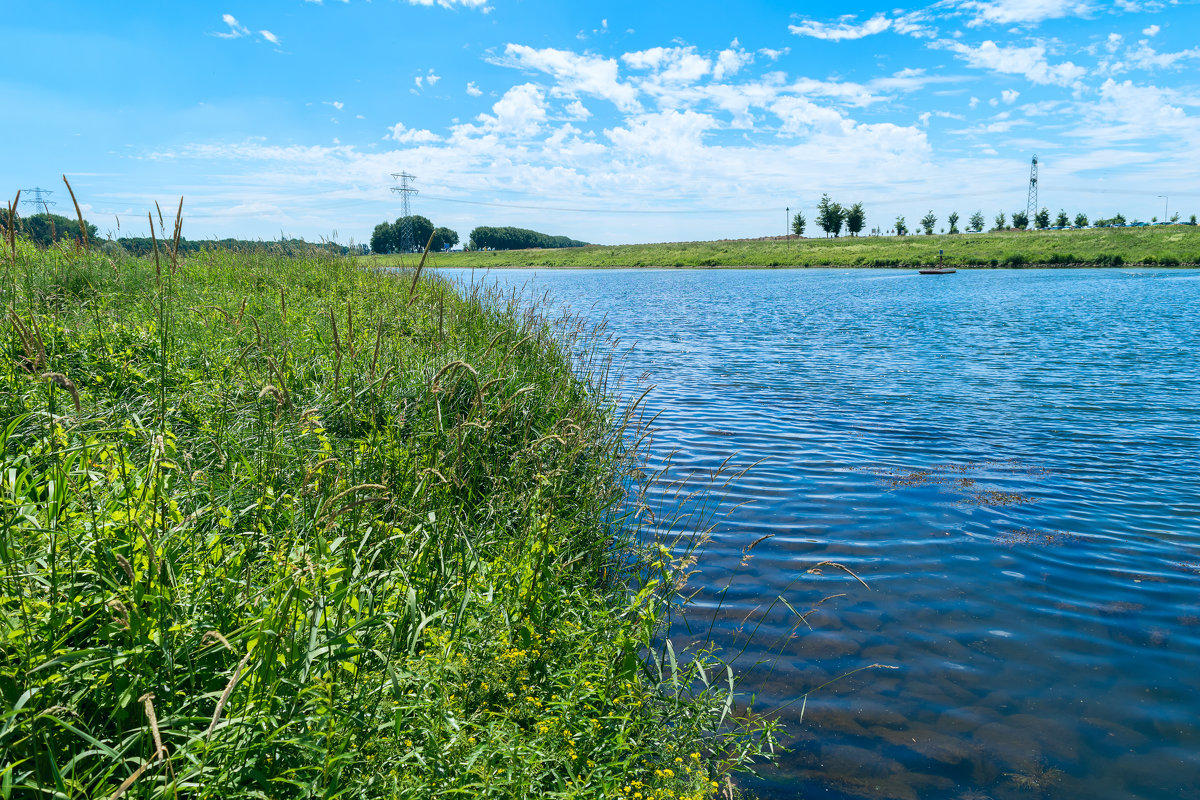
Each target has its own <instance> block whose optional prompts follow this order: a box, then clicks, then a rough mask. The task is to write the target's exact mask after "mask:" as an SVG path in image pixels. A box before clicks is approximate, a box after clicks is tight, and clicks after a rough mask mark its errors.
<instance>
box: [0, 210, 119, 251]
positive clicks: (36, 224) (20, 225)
mask: <svg viewBox="0 0 1200 800" xmlns="http://www.w3.org/2000/svg"><path fill="white" fill-rule="evenodd" d="M83 224H84V225H86V226H87V237H88V241H91V242H95V241H98V240H99V238H100V237H99V236H98V235H97V233H98V232H97V230H96V226H95V225H93V224H92V223H90V222H88V221H87V220H84V221H83ZM16 228H17V232H18V233H22V234H24V235H25V236H27V237H28V238H29V240H30V241H32V242H33V243H34V244H36V245H37V246H39V247H49V246H50V245H51V244H53V243H54V242H61V241H62V240H63V239H71V240H73V241H76V242H78V241H79V220H77V219H69V218H67V217H64V216H61V215H59V214H47V213H45V212H40V213H37V214H34V215H33V216H30V217H25V218H24V219H19V220H17V225H16Z"/></svg>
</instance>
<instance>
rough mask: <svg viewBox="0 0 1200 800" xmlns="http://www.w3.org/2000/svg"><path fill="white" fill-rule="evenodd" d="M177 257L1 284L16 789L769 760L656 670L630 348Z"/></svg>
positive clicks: (672, 776) (225, 786)
mask: <svg viewBox="0 0 1200 800" xmlns="http://www.w3.org/2000/svg"><path fill="white" fill-rule="evenodd" d="M164 233H165V231H164ZM164 238H167V239H169V238H170V237H164ZM159 246H160V247H161V248H163V252H162V253H161V254H160V256H159V258H158V259H155V258H149V259H134V258H129V257H112V256H108V255H103V254H99V253H96V252H90V253H89V252H84V251H81V250H77V249H75V247H74V246H73V245H66V244H60V245H58V246H56V247H55V248H54V249H51V250H48V251H42V250H37V249H35V248H33V247H32V246H31V245H29V244H28V243H25V242H22V241H21V240H19V239H18V240H16V241H15V242H13V243H12V245H11V247H8V248H6V252H5V253H4V256H3V259H4V260H3V268H2V274H0V279H2V281H3V282H2V283H0V295H2V298H3V306H4V311H3V313H4V319H3V322H2V323H0V328H2V334H0V335H2V336H3V342H4V359H3V362H2V365H0V637H3V647H2V648H0V796H2V797H5V798H8V797H14V798H35V797H36V798H43V797H56V798H113V800H115V799H116V798H119V797H137V798H166V797H171V798H176V797H182V798H224V799H226V800H228V799H229V798H318V797H319V798H338V797H346V798H383V797H387V798H433V797H440V798H449V797H471V798H475V797H497V798H523V797H557V798H567V797H597V798H598V797H605V798H617V797H628V798H647V800H648V798H656V799H658V800H662V799H663V798H711V797H713V796H714V795H715V794H716V792H717V786H718V783H720V785H721V786H722V788H723V787H724V785H725V784H724V782H723V781H724V775H725V773H726V772H727V771H729V770H732V769H736V768H738V767H740V766H743V765H745V764H746V763H747V762H748V761H749V760H750V759H751V758H753V757H754V756H755V755H756V754H757V753H759V752H760V750H762V749H763V748H766V747H769V746H770V744H771V740H772V737H773V735H774V734H773V728H772V726H771V724H770V723H767V722H763V721H762V720H753V719H751V718H746V719H737V718H735V717H734V716H733V714H732V708H733V707H734V704H733V698H732V694H731V687H732V684H731V683H726V679H727V677H729V676H730V675H731V673H726V672H725V671H724V670H723V669H722V668H721V666H720V664H719V663H718V662H716V661H715V660H714V659H713V658H712V657H710V656H705V655H704V654H702V653H695V652H694V653H691V654H683V653H680V654H676V653H675V652H674V651H673V650H670V649H668V648H667V647H666V646H665V645H664V644H663V640H662V638H661V635H662V633H663V631H664V625H665V623H666V620H667V619H668V617H669V615H670V614H671V613H672V609H674V608H677V607H678V603H679V602H680V593H679V590H680V589H681V586H682V582H683V571H684V570H686V569H687V567H688V561H687V559H686V558H685V559H684V560H683V561H681V560H680V559H679V558H678V557H674V558H673V557H672V556H671V553H670V551H669V550H668V549H666V548H664V547H662V546H660V543H659V542H656V541H649V540H645V539H643V538H642V537H641V536H639V535H638V533H637V531H636V529H635V528H634V527H633V526H632V523H631V521H630V519H629V518H628V517H626V516H625V515H626V510H625V509H627V508H628V507H629V506H628V504H626V503H625V502H624V500H625V497H626V494H625V493H626V491H627V490H628V489H629V487H630V486H633V488H634V489H635V490H636V488H637V485H638V478H637V476H638V473H637V471H636V468H637V466H638V457H637V454H636V453H635V452H633V451H631V450H630V449H629V445H628V442H629V441H631V440H630V439H629V438H627V437H626V436H625V435H624V426H625V424H626V423H627V422H628V420H627V419H626V418H625V416H624V412H623V411H622V408H625V409H626V410H628V408H629V407H628V406H625V407H621V406H618V405H617V402H616V386H615V384H614V383H613V382H612V380H613V378H612V375H611V374H610V372H609V360H608V356H607V352H606V350H605V345H604V341H603V339H602V338H595V339H589V334H588V332H587V331H584V330H582V329H581V328H580V327H579V326H578V325H575V324H573V323H570V322H569V321H562V322H558V323H553V324H552V323H551V322H549V321H548V320H547V318H546V317H544V316H543V315H541V314H539V313H538V312H537V311H536V310H531V309H529V308H528V306H526V305H525V304H523V303H519V302H516V301H515V300H513V299H512V298H507V299H506V298H503V297H500V296H497V295H484V294H480V293H479V292H477V291H466V292H464V291H461V290H456V289H455V288H453V287H451V286H450V285H449V284H447V283H446V282H444V281H442V280H440V279H438V278H436V277H424V276H422V277H421V278H420V280H414V279H413V276H412V274H411V272H409V273H402V274H399V275H381V274H379V273H375V272H373V271H369V270H364V269H362V268H361V267H360V266H359V265H358V264H357V263H356V262H355V261H354V260H352V259H347V258H333V257H329V258H321V257H305V258H283V257H274V256H271V255H269V254H266V253H257V254H250V255H245V254H243V255H235V254H230V253H223V252H211V253H200V254H196V255H194V256H191V257H187V258H180V259H179V260H176V259H174V258H172V257H171V256H170V249H171V246H170V244H169V243H168V244H166V245H164V244H163V243H162V242H161V241H160V242H159ZM580 353H582V355H579V354H580ZM580 359H582V360H580ZM660 518H661V512H660ZM729 679H730V680H732V679H731V677H729Z"/></svg>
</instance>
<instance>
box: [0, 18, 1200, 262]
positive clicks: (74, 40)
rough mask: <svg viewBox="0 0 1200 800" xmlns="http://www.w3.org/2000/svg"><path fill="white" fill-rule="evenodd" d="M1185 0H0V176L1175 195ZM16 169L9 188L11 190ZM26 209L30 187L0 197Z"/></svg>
mask: <svg viewBox="0 0 1200 800" xmlns="http://www.w3.org/2000/svg"><path fill="white" fill-rule="evenodd" d="M1198 2H1200V0H1117V2H1098V1H1096V0H1008V1H1006V0H939V1H938V2H934V3H932V4H921V3H917V4H914V5H907V6H902V7H897V6H893V5H882V4H878V3H863V4H860V5H840V6H834V5H832V4H829V3H807V2H793V3H780V2H770V1H768V0H739V1H738V2H731V0H723V2H709V0H693V1H692V2H687V3H681V2H667V1H665V0H654V1H652V2H647V1H646V0H641V2H626V1H625V0H619V1H616V2H593V3H583V2H544V1H543V0H373V2H368V1H367V0H254V2H246V1H245V0H223V1H222V2H211V3H210V2H204V1H202V0H195V1H190V2H185V3H162V2H153V3H151V2H143V0H125V2H122V3H119V4H117V3H97V2H94V0H90V1H88V2H78V1H75V2H66V1H64V0H39V2H37V3H28V2H16V0H6V2H4V3H3V6H2V10H3V13H2V14H0V53H4V62H5V65H6V67H5V69H4V70H3V71H2V73H0V108H2V109H3V110H4V123H5V124H3V125H0V152H3V153H4V154H5V155H4V157H3V158H2V159H0V194H2V195H4V196H5V197H9V198H11V197H12V196H13V195H14V194H15V193H16V190H17V189H29V188H32V187H43V188H45V189H50V190H53V191H54V194H53V195H50V196H49V197H50V199H52V200H55V201H57V203H58V205H57V206H56V207H54V208H53V209H52V210H53V211H56V212H58V213H63V214H69V212H70V211H71V210H72V208H71V204H70V198H69V197H68V196H67V194H66V191H65V187H64V186H63V183H62V179H61V175H62V174H64V173H65V174H66V175H67V176H68V177H69V178H70V179H71V182H72V185H73V187H74V188H75V191H76V194H77V196H78V197H79V200H80V204H81V206H82V207H83V209H84V213H85V216H87V217H88V219H89V220H90V221H92V222H94V223H96V224H97V225H98V226H99V228H100V230H101V232H102V233H109V232H111V233H112V234H113V235H114V236H124V235H135V236H141V235H147V234H148V223H147V221H146V218H145V216H146V213H147V211H148V210H149V209H152V208H153V207H154V203H155V201H157V202H158V203H160V204H161V205H162V206H163V208H168V207H173V206H174V205H175V204H176V203H178V200H179V197H180V196H182V197H183V198H184V211H185V223H184V235H185V236H186V237H188V238H193V239H196V238H210V237H217V238H223V237H228V236H234V237H241V238H254V239H259V238H261V239H272V238H277V237H279V236H303V237H305V238H307V239H309V240H318V239H321V238H326V239H335V240H337V241H340V242H344V243H345V242H350V241H359V242H362V241H367V240H368V239H369V237H370V234H371V230H372V229H373V228H374V226H375V225H376V224H378V223H379V222H382V221H385V220H393V219H395V218H396V217H397V216H399V215H400V212H401V196H400V195H399V194H397V193H395V192H392V191H390V190H391V189H392V188H393V187H395V186H396V185H397V183H396V181H395V180H394V179H393V178H392V174H393V173H399V172H407V173H410V174H413V175H415V176H416V179H415V181H414V182H413V184H412V185H413V186H414V187H415V188H417V189H418V190H419V194H417V195H415V196H413V197H412V211H413V213H418V214H422V215H424V216H426V217H429V218H430V219H431V220H432V221H433V222H434V224H436V225H444V226H447V227H450V228H453V229H454V230H456V231H458V233H459V235H460V236H461V237H463V239H464V240H465V239H466V238H467V236H468V235H469V233H470V231H471V229H472V228H474V227H475V226H477V225H515V226H520V227H528V228H533V229H536V230H539V231H542V232H545V233H550V234H555V235H567V236H571V237H574V238H578V239H584V240H586V241H590V242H596V243H602V244H619V243H634V242H654V241H679V240H697V239H704V240H708V239H719V238H750V237H757V236H764V235H778V234H782V233H783V232H784V231H785V226H786V224H787V216H788V213H789V212H788V211H787V209H790V213H793V214H794V213H795V212H796V211H802V212H803V213H805V214H806V215H807V216H808V218H809V220H810V224H809V231H808V235H813V233H814V232H813V230H812V229H813V225H812V223H811V220H812V218H813V216H815V207H816V205H817V203H818V202H819V201H820V198H821V196H822V194H823V193H828V194H829V195H830V196H831V197H832V199H833V200H835V201H838V202H841V203H842V204H844V205H849V204H850V203H854V202H861V203H863V205H864V207H865V210H866V227H867V229H871V228H876V227H878V228H881V229H883V230H887V229H890V228H891V227H893V226H894V220H895V218H896V217H897V216H898V215H904V216H905V217H906V219H907V222H908V226H909V227H910V228H912V227H914V226H915V224H916V222H917V221H918V220H919V219H920V218H921V217H922V216H924V215H925V213H926V212H928V211H931V210H932V211H933V212H934V214H935V215H936V216H937V217H938V218H939V226H938V227H939V228H942V227H946V217H947V216H948V215H949V214H950V213H951V212H958V213H959V214H960V215H961V218H962V222H960V225H962V224H963V223H965V221H966V219H967V218H968V217H969V216H970V214H972V213H973V212H975V211H976V210H981V211H983V212H984V214H985V215H986V218H987V219H988V220H989V225H990V224H991V220H992V218H993V217H994V216H995V214H996V213H997V212H999V211H1004V212H1006V213H1010V214H1011V212H1012V211H1014V210H1023V209H1024V208H1025V204H1026V194H1027V189H1028V182H1029V173H1030V162H1031V159H1032V157H1033V156H1034V155H1035V154H1036V155H1037V157H1038V160H1039V185H1038V190H1039V198H1038V199H1039V206H1046V207H1048V208H1049V209H1050V210H1051V211H1052V212H1055V213H1056V212H1057V211H1058V210H1059V209H1065V210H1066V211H1067V212H1068V213H1069V214H1070V215H1071V216H1072V217H1073V216H1074V215H1075V214H1076V213H1077V212H1081V211H1082V212H1084V213H1086V214H1088V215H1089V216H1090V217H1092V218H1096V217H1098V216H1112V215H1114V214H1116V213H1118V212H1120V213H1123V214H1124V215H1125V216H1126V217H1127V218H1129V219H1134V218H1137V219H1141V220H1145V221H1149V220H1150V219H1151V218H1152V217H1154V216H1158V217H1160V218H1162V217H1163V216H1164V210H1165V211H1166V214H1167V215H1168V216H1169V215H1171V214H1174V213H1177V212H1179V213H1182V214H1183V217H1184V219H1187V218H1188V216H1190V215H1191V214H1194V213H1198V212H1200V157H1198V153H1200V37H1198V36H1197V33H1196V32H1197V31H1198V30H1200V7H1198ZM26 196H29V193H28V192H27V193H26ZM24 210H25V212H26V213H32V211H33V210H32V209H31V208H29V207H26V208H25V209H24Z"/></svg>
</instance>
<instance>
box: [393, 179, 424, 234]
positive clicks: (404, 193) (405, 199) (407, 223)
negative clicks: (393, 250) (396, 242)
mask: <svg viewBox="0 0 1200 800" xmlns="http://www.w3.org/2000/svg"><path fill="white" fill-rule="evenodd" d="M392 178H393V179H394V180H398V181H400V185H399V186H393V187H392V191H393V192H396V193H397V194H398V195H400V213H401V215H402V216H401V217H400V252H402V253H411V252H412V251H414V250H416V249H417V243H416V241H415V237H414V236H413V227H412V203H411V200H410V198H411V197H412V196H413V195H415V194H420V192H418V191H417V190H416V189H414V188H413V187H412V186H410V185H409V181H415V180H416V179H417V176H416V175H409V174H408V173H407V172H393V173H392Z"/></svg>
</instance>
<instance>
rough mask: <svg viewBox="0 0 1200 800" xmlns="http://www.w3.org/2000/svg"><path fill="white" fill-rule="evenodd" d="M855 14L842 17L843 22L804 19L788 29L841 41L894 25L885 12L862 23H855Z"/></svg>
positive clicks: (818, 37)
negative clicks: (853, 20)
mask: <svg viewBox="0 0 1200 800" xmlns="http://www.w3.org/2000/svg"><path fill="white" fill-rule="evenodd" d="M852 19H853V16H850V17H842V21H841V22H836V23H830V22H818V21H817V20H811V19H810V20H802V21H801V22H800V23H799V24H796V25H788V30H789V31H791V32H792V33H794V34H796V35H797V36H811V37H812V38H814V39H825V40H827V41H832V42H839V41H843V40H846V39H861V38H863V37H864V36H872V35H874V34H876V33H883V32H884V31H886V30H887V29H888V28H890V27H891V26H892V21H891V20H890V19H888V18H887V17H886V16H884V15H883V14H876V15H875V16H873V17H871V18H870V19H869V20H867V21H865V22H863V23H862V24H859V25H855V24H854V23H853V22H850V21H849V20H852Z"/></svg>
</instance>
